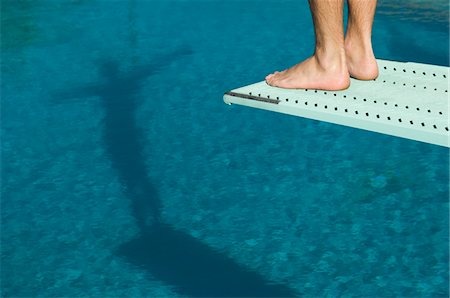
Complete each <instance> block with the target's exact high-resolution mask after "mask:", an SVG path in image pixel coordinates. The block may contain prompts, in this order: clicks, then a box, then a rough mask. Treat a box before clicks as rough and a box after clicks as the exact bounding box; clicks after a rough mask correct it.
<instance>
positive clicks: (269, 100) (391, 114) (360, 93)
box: [224, 59, 450, 148]
mask: <svg viewBox="0 0 450 298" xmlns="http://www.w3.org/2000/svg"><path fill="white" fill-rule="evenodd" d="M377 61H378V67H379V76H378V78H377V79H375V80H372V81H359V80H355V79H351V84H350V87H349V88H348V89H346V90H343V91H324V90H314V89H282V88H277V87H272V86H269V85H267V84H266V82H265V81H263V82H259V83H255V84H251V85H248V86H244V87H241V88H237V89H233V90H231V91H229V92H226V93H225V94H224V102H225V103H227V104H238V105H244V106H248V107H253V108H259V109H264V110H269V111H274V112H279V113H284V114H289V115H294V116H299V117H304V118H310V119H314V120H319V121H325V122H330V123H335V124H340V125H345V126H350V127H354V128H359V129H364V130H369V131H374V132H379V133H383V134H388V135H392V136H396V137H401V138H407V139H411V140H416V141H421V142H426V143H430V144H435V145H440V146H445V147H449V148H450V142H449V137H450V135H449V110H448V108H449V97H448V85H449V81H448V75H449V68H448V67H444V66H436V65H427V64H420V63H412V62H395V61H388V60H380V59H378V60H377Z"/></svg>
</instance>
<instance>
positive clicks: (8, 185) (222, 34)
mask: <svg viewBox="0 0 450 298" xmlns="http://www.w3.org/2000/svg"><path fill="white" fill-rule="evenodd" d="M1 15H2V20H1V21H2V29H3V30H2V44H1V45H2V59H1V60H2V61H1V63H2V64H1V65H2V80H1V84H2V85H1V92H2V94H1V95H2V100H1V105H2V106H1V108H2V111H1V112H2V113H1V117H2V120H1V121H2V122H1V124H2V125H1V142H2V198H1V220H2V226H1V244H2V245H1V262H2V266H1V269H2V270H1V292H2V294H1V295H2V297H63V296H64V297H86V296H95V297H96V296H98V297H138V296H146V297H193V296H208V297H230V296H272V297H275V296H276V297H282V296H305V297H317V296H320V297H323V296H330V297H335V296H364V297H388V296H390V297H392V296H395V297H447V295H448V291H449V272H448V263H449V244H448V243H449V208H448V207H449V172H448V169H449V151H448V149H446V148H444V147H439V146H434V145H430V144H425V143H420V142H415V141H411V140H405V139H400V138H395V137H391V136H387V135H382V134H377V133H373V132H367V131H362V130H357V129H353V128H349V127H343V126H338V125H332V124H328V123H324V122H318V121H314V120H309V119H303V118H299V117H291V116H287V115H282V114H277V113H271V112H267V111H262V110H255V109H250V108H245V107H239V106H227V105H225V104H224V103H223V101H222V95H223V93H224V92H225V91H228V90H230V89H233V88H236V87H239V86H243V85H247V84H250V83H254V82H257V81H260V80H262V79H263V78H264V77H265V75H266V74H268V73H270V72H273V71H274V70H276V69H284V68H286V67H288V66H290V65H293V64H294V63H296V62H298V61H299V60H301V59H304V58H306V57H308V55H310V54H311V53H312V51H313V41H314V35H313V28H312V22H311V17H310V15H309V10H308V6H307V3H306V1H289V0H288V1H275V0H261V1H254V0H245V1H216V0H212V1H204V0H203V1H202V0H190V1H186V0H176V1H175V0H168V1H162V0H161V1H151V0H141V1H139V0H128V1H126V0H117V1H107V0H103V1H101V0H98V1H96V0H72V1H55V0H43V1H31V0H24V1H15V0H5V1H2V13H1ZM448 33H449V25H448V2H447V1H418V0H411V1H409V2H404V1H380V2H379V5H378V10H377V15H376V19H375V23H374V31H373V43H374V50H375V54H376V56H377V57H379V58H384V59H392V60H400V61H415V62H422V63H429V64H437V65H445V66H448V65H449V58H448V57H449V49H448V43H449V35H448Z"/></svg>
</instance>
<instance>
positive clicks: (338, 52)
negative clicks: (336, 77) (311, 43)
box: [314, 46, 347, 72]
mask: <svg viewBox="0 0 450 298" xmlns="http://www.w3.org/2000/svg"><path fill="white" fill-rule="evenodd" d="M330 49H331V50H330ZM314 57H315V60H316V62H317V64H318V65H319V67H320V68H322V69H323V70H328V71H330V70H331V71H339V72H340V71H343V72H345V71H346V69H347V62H346V55H345V48H344V47H343V46H340V47H329V48H321V47H316V50H315V53H314Z"/></svg>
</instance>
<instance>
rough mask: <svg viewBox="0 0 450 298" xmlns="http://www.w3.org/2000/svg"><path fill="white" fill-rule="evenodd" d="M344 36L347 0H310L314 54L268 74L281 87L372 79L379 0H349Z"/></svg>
mask: <svg viewBox="0 0 450 298" xmlns="http://www.w3.org/2000/svg"><path fill="white" fill-rule="evenodd" d="M347 2H348V23H347V32H346V35H345V38H344V28H343V27H344V26H343V8H344V0H309V5H310V8H311V13H312V16H313V23H314V32H315V36H316V48H315V52H314V55H313V56H311V57H309V58H308V59H306V60H305V61H303V62H301V63H299V64H297V65H294V66H293V67H291V68H289V69H287V70H285V71H282V72H275V73H273V74H270V75H268V76H267V77H266V82H267V83H268V84H269V85H271V86H275V87H280V88H292V89H294V88H302V89H322V90H343V89H346V88H348V87H349V85H350V76H351V77H353V78H355V79H360V80H373V79H375V78H376V77H377V76H378V66H377V62H376V60H375V56H374V54H373V50H372V38H371V36H372V24H373V18H374V15H375V8H376V4H377V0H347Z"/></svg>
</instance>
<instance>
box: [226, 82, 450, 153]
mask: <svg viewBox="0 0 450 298" xmlns="http://www.w3.org/2000/svg"><path fill="white" fill-rule="evenodd" d="M223 100H224V102H225V103H226V104H228V105H231V104H238V105H243V106H247V107H252V108H258V109H263V110H268V111H273V112H278V113H283V114H288V115H292V116H300V117H303V118H308V119H313V120H318V121H324V122H328V123H333V124H338V125H343V126H348V127H353V128H358V129H363V130H367V131H371V132H378V133H383V134H387V135H391V136H395V137H400V138H406V139H410V140H415V141H420V142H425V143H429V144H433V145H438V146H444V147H447V148H450V141H449V137H448V135H442V134H439V133H433V132H430V131H422V130H420V129H414V128H407V127H401V126H393V125H389V124H385V123H380V122H375V121H371V120H369V119H363V118H361V119H355V118H351V117H348V116H343V115H339V114H334V113H333V112H323V111H320V112H317V111H314V110H311V109H302V108H294V107H292V106H288V105H282V104H279V102H280V101H279V100H276V99H270V98H264V97H260V96H255V95H248V94H242V93H238V92H234V91H229V92H226V93H225V94H224V97H223ZM355 120H356V121H355Z"/></svg>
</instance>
